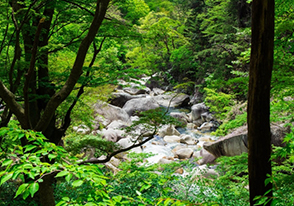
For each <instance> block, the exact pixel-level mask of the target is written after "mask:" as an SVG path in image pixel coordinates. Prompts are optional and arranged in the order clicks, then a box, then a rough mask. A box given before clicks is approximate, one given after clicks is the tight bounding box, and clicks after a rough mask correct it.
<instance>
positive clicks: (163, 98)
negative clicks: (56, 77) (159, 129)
mask: <svg viewBox="0 0 294 206" xmlns="http://www.w3.org/2000/svg"><path fill="white" fill-rule="evenodd" d="M154 99H155V101H156V102H157V103H158V104H160V105H161V106H164V107H185V106H188V103H189V100H190V97H189V96H188V95H187V94H183V93H173V92H166V93H164V94H161V95H158V96H155V97H154Z"/></svg>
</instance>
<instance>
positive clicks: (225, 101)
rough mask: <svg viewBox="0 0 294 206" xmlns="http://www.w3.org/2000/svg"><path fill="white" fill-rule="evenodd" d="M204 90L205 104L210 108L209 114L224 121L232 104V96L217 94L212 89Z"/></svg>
mask: <svg viewBox="0 0 294 206" xmlns="http://www.w3.org/2000/svg"><path fill="white" fill-rule="evenodd" d="M204 90H205V92H206V97H205V104H206V105H207V106H208V107H209V108H210V111H211V112H214V113H215V116H216V117H217V118H219V119H224V118H225V117H226V114H227V112H228V111H230V110H231V107H232V106H233V104H234V102H233V98H234V96H233V95H231V94H225V93H223V92H217V91H216V90H214V89H209V88H204Z"/></svg>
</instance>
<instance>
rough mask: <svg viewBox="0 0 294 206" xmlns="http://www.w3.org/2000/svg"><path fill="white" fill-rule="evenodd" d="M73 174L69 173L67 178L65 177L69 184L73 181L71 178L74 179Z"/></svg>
mask: <svg viewBox="0 0 294 206" xmlns="http://www.w3.org/2000/svg"><path fill="white" fill-rule="evenodd" d="M72 176H73V175H72V174H71V173H69V174H68V175H67V176H66V177H65V180H66V181H67V182H69V181H70V180H71V178H72Z"/></svg>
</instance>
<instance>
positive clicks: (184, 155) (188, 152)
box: [174, 148, 194, 159]
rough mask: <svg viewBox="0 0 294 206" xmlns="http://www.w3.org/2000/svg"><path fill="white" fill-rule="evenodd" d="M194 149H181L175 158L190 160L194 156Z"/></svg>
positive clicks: (176, 152) (177, 151)
mask: <svg viewBox="0 0 294 206" xmlns="http://www.w3.org/2000/svg"><path fill="white" fill-rule="evenodd" d="M193 153H194V151H193V149H191V148H181V149H179V150H176V151H175V153H174V154H175V157H177V158H179V159H189V158H191V157H192V156H193Z"/></svg>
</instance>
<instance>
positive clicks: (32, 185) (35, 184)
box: [30, 182, 39, 197]
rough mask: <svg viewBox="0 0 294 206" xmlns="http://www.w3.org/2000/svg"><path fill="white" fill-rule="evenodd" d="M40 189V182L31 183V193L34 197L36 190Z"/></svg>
mask: <svg viewBox="0 0 294 206" xmlns="http://www.w3.org/2000/svg"><path fill="white" fill-rule="evenodd" d="M38 190H39V183H37V182H34V183H33V184H31V185H30V193H31V197H33V196H34V194H35V193H36V192H38Z"/></svg>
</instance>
